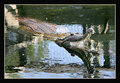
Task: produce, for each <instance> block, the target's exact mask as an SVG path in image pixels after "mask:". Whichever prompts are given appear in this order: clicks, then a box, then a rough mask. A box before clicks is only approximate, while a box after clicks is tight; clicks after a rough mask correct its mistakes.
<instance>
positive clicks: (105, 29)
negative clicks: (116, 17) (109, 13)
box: [102, 18, 109, 34]
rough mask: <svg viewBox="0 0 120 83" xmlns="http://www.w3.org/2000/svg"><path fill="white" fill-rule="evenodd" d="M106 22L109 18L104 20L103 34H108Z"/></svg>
mask: <svg viewBox="0 0 120 83" xmlns="http://www.w3.org/2000/svg"><path fill="white" fill-rule="evenodd" d="M108 21H109V18H106V19H105V23H104V30H103V31H102V33H103V34H106V33H107V32H108V25H109V24H108Z"/></svg>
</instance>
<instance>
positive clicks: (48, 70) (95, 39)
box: [4, 5, 116, 79]
mask: <svg viewBox="0 0 120 83" xmlns="http://www.w3.org/2000/svg"><path fill="white" fill-rule="evenodd" d="M17 7H18V12H19V13H18V14H19V17H31V18H35V19H38V20H41V21H44V22H50V23H54V24H57V27H58V28H57V32H58V33H76V32H80V33H84V26H86V25H88V27H90V26H91V25H93V26H94V27H95V29H96V27H97V26H98V25H100V26H101V27H104V23H105V21H106V19H109V20H108V21H109V31H108V33H106V34H103V33H102V32H101V33H98V31H97V29H96V33H95V34H94V35H93V36H92V37H91V39H92V45H91V48H92V49H97V50H98V51H99V53H100V54H99V56H93V57H92V59H93V63H92V65H93V66H94V67H95V72H94V73H93V74H91V75H89V74H87V70H86V68H85V67H84V63H83V61H82V60H81V59H80V58H79V57H78V56H71V55H70V54H69V53H68V52H67V51H66V50H65V49H64V48H62V47H59V46H58V45H57V44H55V42H54V41H52V40H49V39H46V38H42V37H39V36H30V37H26V38H25V37H24V36H23V35H22V34H19V33H17V32H15V31H11V30H8V32H7V33H6V34H5V55H4V57H5V73H6V74H5V78H73V79H74V78H115V77H116V70H115V66H116V58H115V57H116V50H115V47H116V42H115V24H114V6H113V5H112V6H101V5H99V6H97V5H95V6H94V5H93V6H92V5H91V6H86V5H36V6H35V5H33V6H32V5H18V6H17ZM102 30H103V29H102ZM95 45H97V46H95Z"/></svg>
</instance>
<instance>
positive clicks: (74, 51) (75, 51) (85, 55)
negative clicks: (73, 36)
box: [55, 39, 97, 73]
mask: <svg viewBox="0 0 120 83" xmlns="http://www.w3.org/2000/svg"><path fill="white" fill-rule="evenodd" d="M62 42H63V40H62V39H57V40H56V41H55V43H56V44H57V45H59V46H60V47H64V48H65V49H66V50H67V51H68V52H69V53H70V54H71V55H72V56H74V55H77V56H78V57H80V58H81V59H82V60H83V62H84V64H85V65H86V67H87V70H88V73H93V71H94V69H93V67H92V66H91V62H90V57H89V56H90V55H91V53H93V54H97V51H94V50H88V49H86V48H84V47H83V48H80V47H77V46H71V45H70V42H69V41H68V42H64V43H62Z"/></svg>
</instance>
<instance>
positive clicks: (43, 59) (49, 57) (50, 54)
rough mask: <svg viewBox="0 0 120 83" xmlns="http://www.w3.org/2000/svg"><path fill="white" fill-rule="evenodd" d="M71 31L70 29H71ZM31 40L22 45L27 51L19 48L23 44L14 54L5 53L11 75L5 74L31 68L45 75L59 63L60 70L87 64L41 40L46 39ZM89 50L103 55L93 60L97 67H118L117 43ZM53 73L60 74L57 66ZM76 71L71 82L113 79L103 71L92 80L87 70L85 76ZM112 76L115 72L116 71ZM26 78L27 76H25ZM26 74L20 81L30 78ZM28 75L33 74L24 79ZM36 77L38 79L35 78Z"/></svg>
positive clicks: (98, 43) (98, 44)
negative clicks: (116, 58)
mask: <svg viewBox="0 0 120 83" xmlns="http://www.w3.org/2000/svg"><path fill="white" fill-rule="evenodd" d="M75 26H76V25H75ZM67 27H68V26H67ZM68 28H71V26H70V27H68ZM73 29H74V28H73V27H72V28H71V30H73ZM32 38H33V40H32V42H31V41H30V42H31V43H30V42H28V43H25V42H24V43H25V44H26V45H25V46H24V45H23V46H24V47H21V46H19V45H22V44H23V43H22V44H15V45H13V46H12V47H11V48H13V47H14V50H11V49H8V50H9V51H8V52H7V53H6V57H5V63H6V64H5V67H6V70H9V71H6V72H10V71H11V72H13V69H14V67H16V66H18V67H19V66H25V67H28V68H42V70H41V71H44V70H45V69H47V70H46V71H45V72H47V71H49V72H52V71H53V70H50V69H49V68H51V69H52V67H50V66H53V65H56V64H57V63H58V67H59V64H64V66H67V65H68V64H72V63H76V64H78V65H83V64H84V63H83V62H82V60H81V59H80V58H79V57H78V56H74V57H73V56H70V54H69V53H68V52H67V51H66V50H65V49H64V48H61V47H59V46H58V45H56V44H55V42H54V41H50V40H42V39H43V38H42V39H41V38H40V37H38V36H34V37H32ZM16 45H18V47H19V48H15V46H16ZM88 45H89V44H88ZM89 47H90V48H91V49H97V50H98V51H99V52H100V55H99V56H92V57H91V62H92V64H93V66H94V67H104V68H114V67H115V41H114V40H109V41H108V42H104V41H96V40H91V44H90V45H89ZM113 58H114V59H113ZM47 64H48V66H47ZM42 65H44V66H42ZM10 67H12V68H11V70H10ZM45 67H46V68H45ZM69 68H70V67H67V68H64V71H63V70H62V69H60V71H63V73H64V74H65V72H66V71H65V69H69ZM74 68H75V66H74ZM54 69H55V71H56V70H58V68H57V66H54ZM70 69H72V68H70ZM33 70H34V69H33ZM74 70H75V71H74V72H73V73H71V74H69V75H68V78H101V77H103V78H104V77H106V76H108V78H109V77H110V78H111V76H112V74H109V73H108V74H109V75H107V74H106V75H103V74H104V73H103V72H104V71H102V69H98V70H97V71H95V73H94V75H93V76H91V75H87V74H86V73H87V72H86V70H85V72H84V69H83V70H81V72H80V68H79V71H78V70H76V69H74ZM34 71H35V70H34ZM69 71H71V72H72V71H73V70H69ZM26 72H31V74H34V72H33V71H29V70H26ZM78 72H79V73H78ZM106 72H107V71H106ZM108 72H110V71H108ZM111 72H113V70H112V71H111ZM36 73H40V72H36ZM82 73H83V74H82ZM101 73H102V74H101ZM23 74H25V73H24V72H23ZM23 74H22V73H17V75H22V76H20V77H22V78H24V77H25V78H27V77H26V76H24V75H23ZM27 74H30V73H26V74H25V75H27ZM43 75H45V74H43ZM49 75H50V73H49ZM61 75H62V74H61ZM100 75H101V76H100ZM28 76H29V75H28ZM38 76H40V75H38ZM64 76H65V75H63V78H64ZM33 77H34V76H33ZM35 77H37V76H36V75H35ZM48 77H49V76H48ZM58 77H59V74H58ZM28 78H29V77H28ZM31 78H32V77H31ZM37 78H39V77H37ZM40 78H42V77H40ZM46 78H47V77H46ZM56 78H57V77H56Z"/></svg>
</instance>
